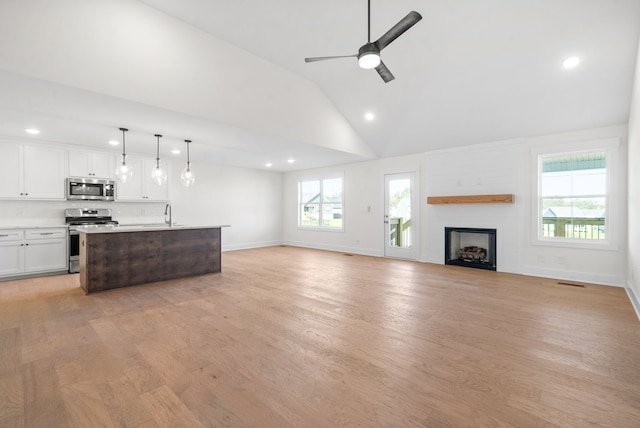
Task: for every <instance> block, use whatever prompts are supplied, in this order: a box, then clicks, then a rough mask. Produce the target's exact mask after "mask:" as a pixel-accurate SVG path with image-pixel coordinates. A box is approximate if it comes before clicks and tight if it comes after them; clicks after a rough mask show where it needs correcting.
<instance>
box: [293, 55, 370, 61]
mask: <svg viewBox="0 0 640 428" xmlns="http://www.w3.org/2000/svg"><path fill="white" fill-rule="evenodd" d="M357 56H358V54H353V55H339V56H316V57H313V58H305V59H304V62H316V61H324V60H327V59H337V58H355V57H357Z"/></svg>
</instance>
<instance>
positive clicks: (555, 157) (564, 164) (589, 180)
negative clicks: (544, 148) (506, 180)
mask: <svg viewBox="0 0 640 428" xmlns="http://www.w3.org/2000/svg"><path fill="white" fill-rule="evenodd" d="M596 143H597V142H593V143H591V144H587V146H588V148H585V149H583V150H580V151H565V152H555V153H544V154H542V153H539V154H538V155H537V170H538V189H537V196H538V203H537V212H536V217H537V218H538V221H537V236H536V239H537V241H538V243H545V244H549V243H552V244H556V245H557V244H560V245H567V246H586V247H593V246H594V245H605V246H606V245H613V243H614V235H615V232H614V231H615V227H614V225H615V219H614V217H615V216H614V215H613V214H614V213H615V211H616V210H615V204H614V203H613V201H612V193H611V190H610V189H612V188H613V187H612V182H613V177H614V174H612V170H611V168H612V165H616V162H613V159H615V158H616V150H615V147H616V146H617V144H605V143H604V142H600V144H596Z"/></svg>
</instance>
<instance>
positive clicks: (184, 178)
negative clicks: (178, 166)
mask: <svg viewBox="0 0 640 428" xmlns="http://www.w3.org/2000/svg"><path fill="white" fill-rule="evenodd" d="M184 142H185V143H187V166H186V167H185V168H184V170H183V171H182V174H180V181H181V182H182V185H183V186H184V187H190V186H193V183H195V182H196V176H195V174H194V173H193V171H191V162H190V157H189V144H191V140H184Z"/></svg>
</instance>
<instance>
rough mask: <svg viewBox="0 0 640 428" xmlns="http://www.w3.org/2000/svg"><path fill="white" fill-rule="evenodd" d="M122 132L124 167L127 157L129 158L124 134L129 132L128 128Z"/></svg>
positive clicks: (122, 129)
mask: <svg viewBox="0 0 640 428" xmlns="http://www.w3.org/2000/svg"><path fill="white" fill-rule="evenodd" d="M120 130H121V131H122V165H126V164H127V162H126V161H125V159H126V157H127V150H126V149H125V147H126V146H125V141H124V133H125V132H127V131H128V129H127V128H120Z"/></svg>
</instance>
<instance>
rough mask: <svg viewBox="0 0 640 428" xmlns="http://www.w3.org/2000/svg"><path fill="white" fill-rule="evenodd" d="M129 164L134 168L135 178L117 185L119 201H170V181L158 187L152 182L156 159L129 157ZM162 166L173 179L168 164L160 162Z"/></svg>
mask: <svg viewBox="0 0 640 428" xmlns="http://www.w3.org/2000/svg"><path fill="white" fill-rule="evenodd" d="M127 164H128V165H130V166H131V167H132V168H133V177H131V179H130V180H129V181H128V182H126V183H120V182H118V183H117V184H116V194H117V196H118V197H117V200H118V201H138V202H139V201H150V202H155V201H168V200H169V179H167V182H166V183H165V184H164V185H162V186H158V185H156V184H155V183H154V182H153V181H152V180H151V171H152V170H153V168H154V167H155V166H156V160H155V159H145V158H142V157H138V156H127ZM160 166H161V167H162V168H163V169H165V171H167V176H168V177H171V170H170V168H169V166H168V165H167V163H166V162H164V161H163V160H160Z"/></svg>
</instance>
